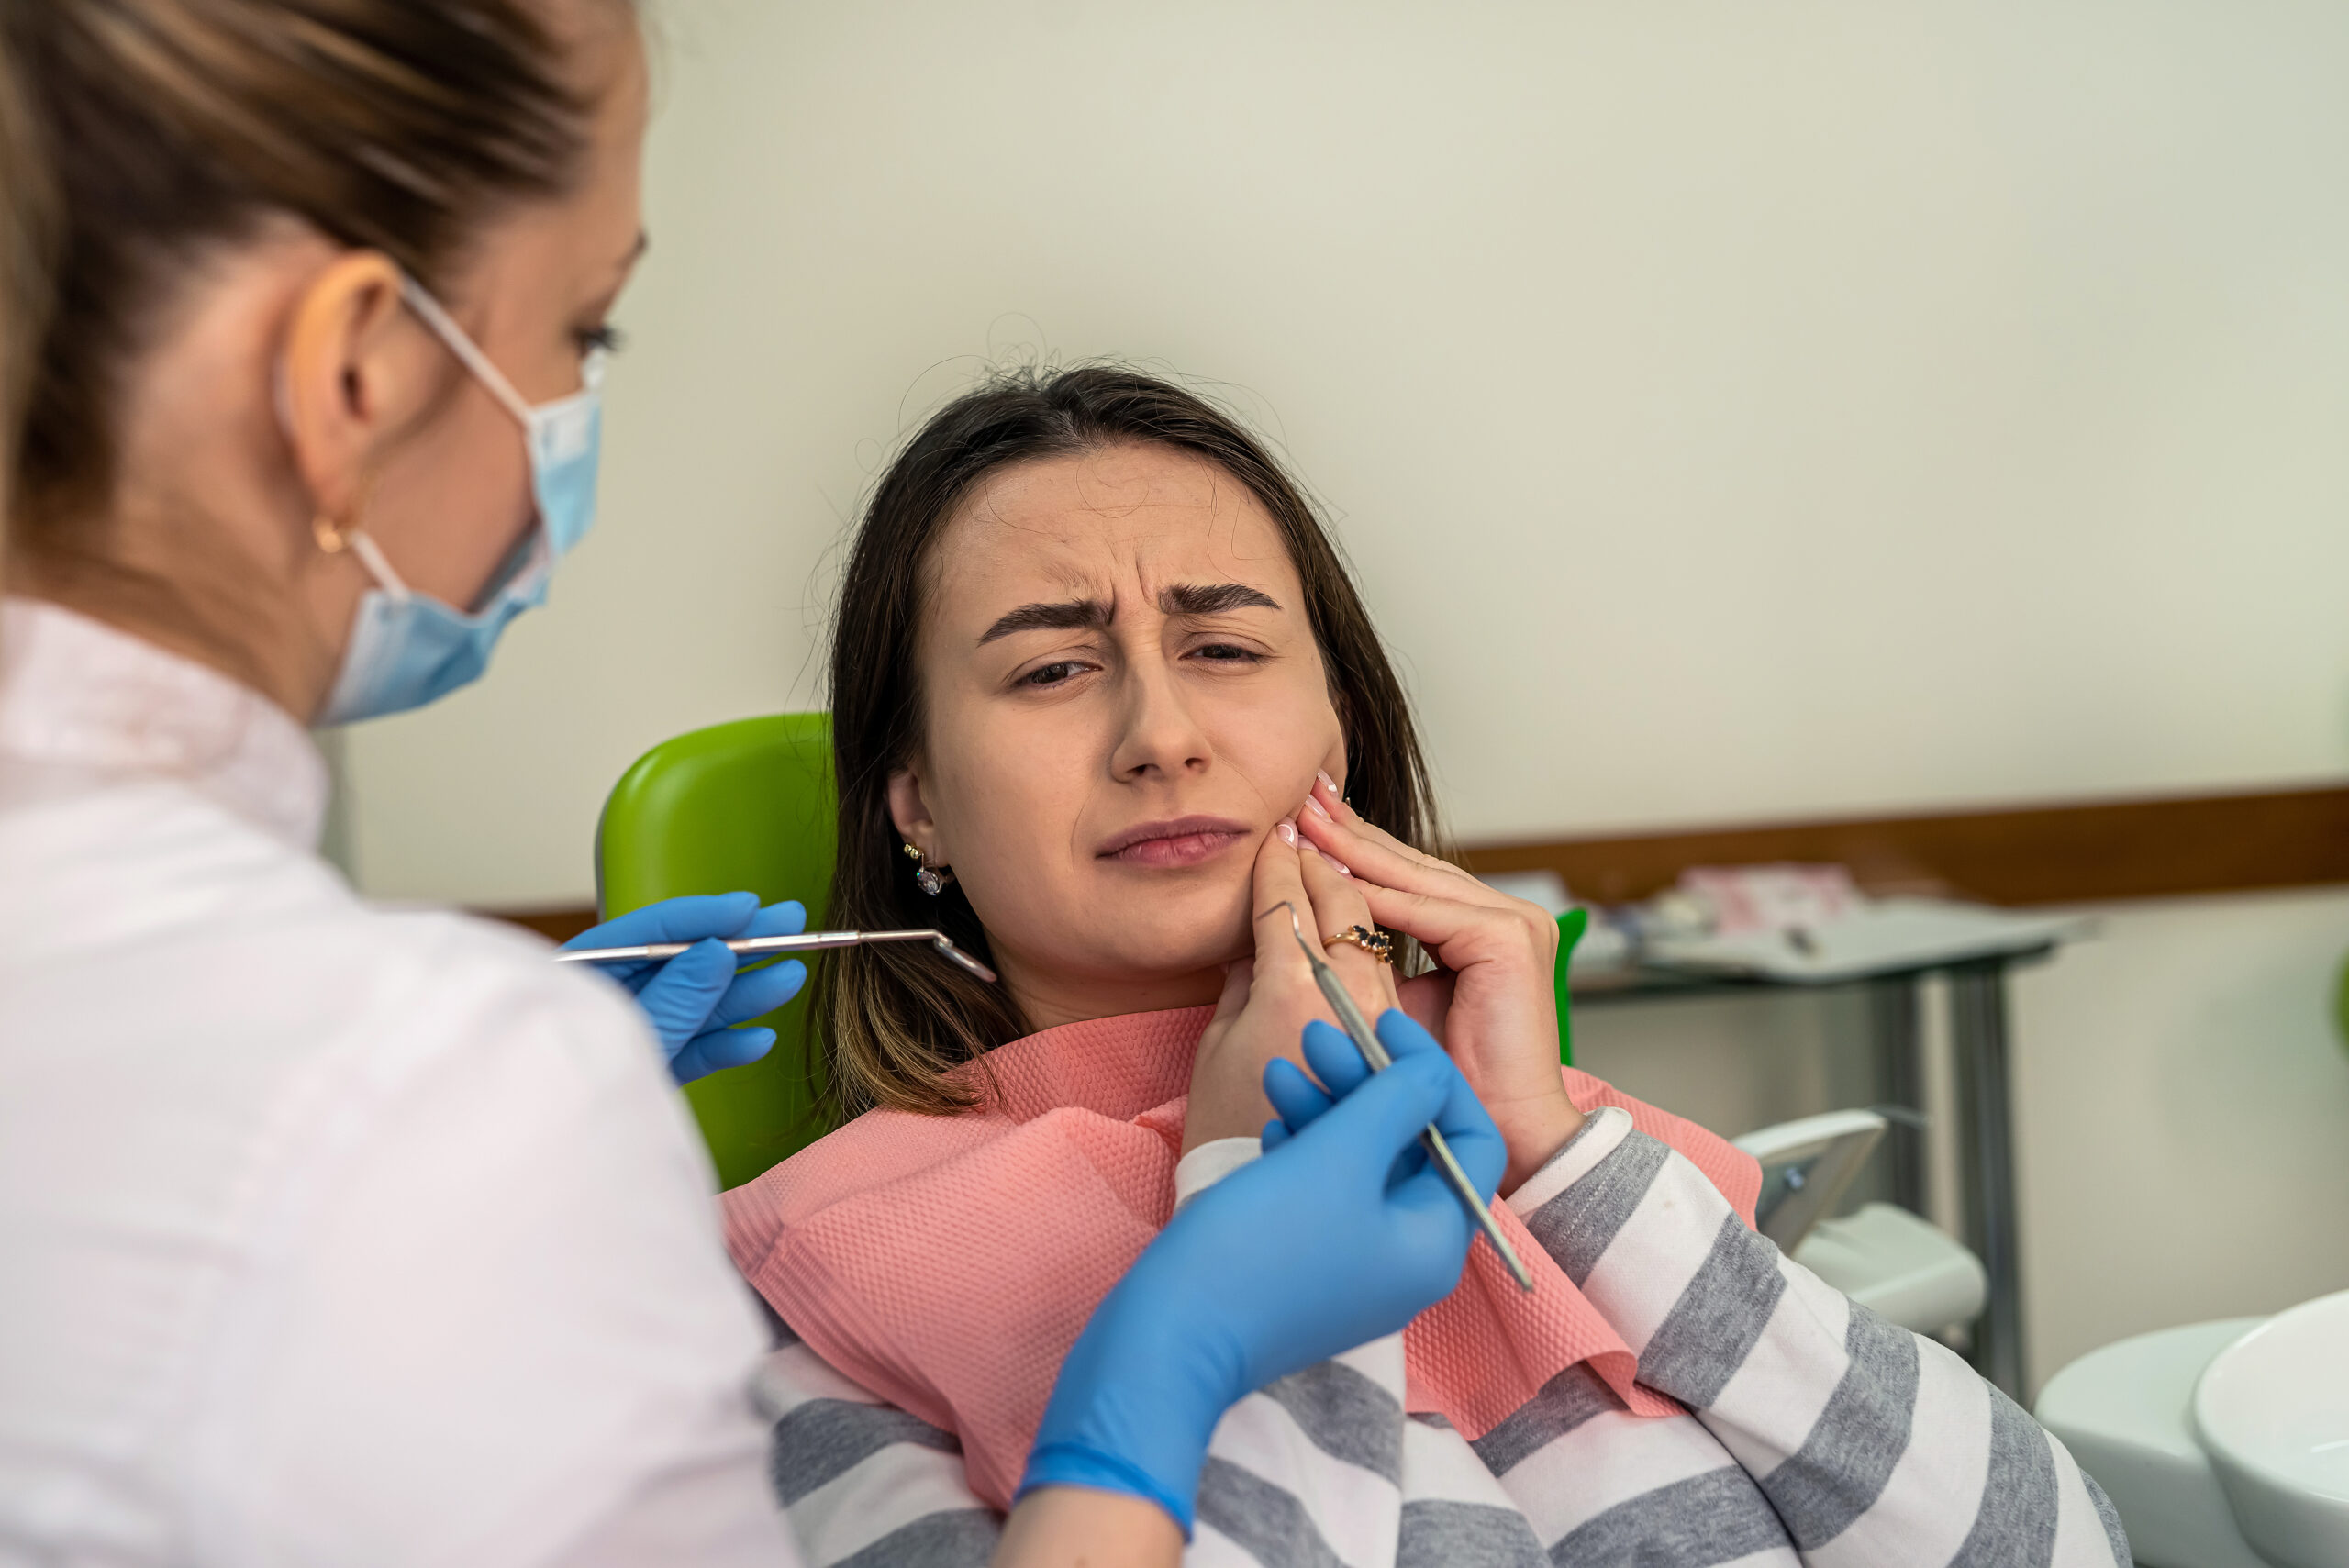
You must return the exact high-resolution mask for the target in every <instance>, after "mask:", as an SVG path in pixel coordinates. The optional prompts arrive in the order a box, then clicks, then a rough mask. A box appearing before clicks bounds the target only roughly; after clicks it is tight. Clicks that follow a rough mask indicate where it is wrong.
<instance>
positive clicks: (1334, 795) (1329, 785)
mask: <svg viewBox="0 0 2349 1568" xmlns="http://www.w3.org/2000/svg"><path fill="white" fill-rule="evenodd" d="M1313 777H1314V778H1315V780H1317V781H1318V782H1319V784H1320V785H1321V787H1322V788H1323V789H1326V790H1328V791H1329V792H1330V799H1331V800H1339V799H1341V798H1343V797H1342V796H1341V795H1339V794H1338V781H1337V780H1335V779H1333V778H1331V777H1330V775H1329V774H1328V773H1325V772H1324V771H1322V770H1321V769H1319V768H1316V769H1314V770H1313Z"/></svg>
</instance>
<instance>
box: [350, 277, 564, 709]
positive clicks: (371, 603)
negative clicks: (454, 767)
mask: <svg viewBox="0 0 2349 1568" xmlns="http://www.w3.org/2000/svg"><path fill="white" fill-rule="evenodd" d="M401 286H402V295H403V297H404V298H405V299H406V302H407V306H408V308H409V309H411V310H413V311H415V312H416V314H417V317H420V318H421V319H422V320H423V322H424V324H425V325H426V326H427V327H429V328H431V329H432V330H433V332H434V333H435V334H436V335H438V336H439V338H440V340H441V341H442V342H444V343H446V344H447V345H448V346H449V351H450V352H451V353H452V354H454V355H456V356H457V359H458V361H459V362H461V363H462V364H463V365H464V367H465V368H466V369H467V370H469V371H471V372H472V373H473V375H474V376H475V377H476V378H478V379H479V380H480V382H481V383H482V384H483V385H484V386H486V387H488V388H489V390H490V393H491V394H492V395H494V396H495V397H496V399H497V401H498V402H499V403H501V404H503V405H505V406H506V409H507V412H508V413H510V414H512V415H513V416H514V417H515V418H516V419H517V420H518V421H519V422H520V423H521V426H522V430H523V433H524V436H525V437H526V439H528V441H529V454H530V493H531V495H532V496H533V497H534V498H535V499H536V500H537V502H538V508H539V524H538V527H537V528H533V529H531V530H530V534H529V538H528V539H525V540H524V541H523V543H522V545H521V547H520V548H519V549H518V550H516V551H515V554H514V558H513V559H512V560H510V561H508V562H507V564H506V568H505V570H504V571H503V572H501V573H499V575H498V579H497V585H496V587H495V589H494V590H493V591H492V592H491V593H490V594H489V595H488V598H487V600H486V602H485V603H484V604H483V605H482V606H481V607H480V608H479V609H477V610H474V611H473V612H471V613H467V612H465V611H462V610H457V609H452V608H451V607H450V606H447V605H444V604H442V603H441V602H440V600H438V599H435V598H432V597H430V596H429V595H424V594H419V593H417V592H415V591H414V590H412V589H411V588H409V587H408V585H407V584H406V583H404V582H402V581H401V580H400V575H399V573H396V572H395V571H393V570H392V563H391V562H389V561H386V560H385V559H384V552H383V550H382V549H381V548H379V547H378V546H377V545H376V543H375V541H374V540H373V539H370V538H368V537H367V535H366V534H365V533H364V532H363V531H362V530H360V529H357V528H353V529H351V530H349V531H348V532H346V533H344V534H342V535H341V536H340V543H341V544H342V545H345V546H347V547H348V548H349V549H350V550H351V553H352V554H353V555H355V556H357V557H358V559H359V562H360V564H361V565H362V566H363V567H365V568H366V571H367V574H368V575H369V576H370V577H373V579H374V580H375V585H374V586H373V587H372V588H370V589H368V590H367V593H366V595H365V596H364V597H363V598H362V599H361V600H360V601H359V613H358V615H357V617H355V618H354V619H353V621H352V624H351V645H350V647H349V648H347V649H345V650H344V651H343V655H342V670H341V673H340V674H339V675H337V676H336V678H335V684H334V691H333V693H332V694H331V695H328V698H327V705H326V708H325V710H324V711H323V712H322V713H320V714H319V716H318V718H317V722H318V723H319V724H322V725H327V724H350V723H352V722H354V721H356V720H358V719H362V718H380V717H383V716H384V715H385V714H389V713H404V712H406V710H407V709H409V708H412V707H421V706H424V705H425V704H426V703H429V702H432V701H434V700H436V699H438V698H440V697H444V696H446V695H449V694H450V693H451V692H453V691H455V690H456V689H457V688H458V687H460V686H465V685H470V684H473V682H474V681H476V680H479V679H480V678H481V673H482V672H483V671H484V670H486V669H487V668H488V667H489V654H490V650H491V649H492V648H494V647H495V646H496V643H497V639H498V637H499V635H500V634H501V633H502V632H504V631H505V629H506V625H507V622H508V621H510V620H512V619H513V618H514V617H516V616H518V615H520V614H521V613H522V612H523V611H524V610H527V609H531V608H534V607H536V606H540V605H542V604H544V603H545V602H546V597H547V582H548V580H549V579H550V578H551V577H552V576H553V575H554V568H555V564H556V562H560V561H561V560H562V558H563V556H565V555H566V554H568V553H570V551H571V550H572V547H573V546H574V545H576V544H577V543H578V542H579V541H580V540H581V539H584V537H586V533H587V529H588V527H589V525H590V524H592V523H594V522H595V520H596V449H597V446H598V444H599V442H600V440H601V439H602V433H603V382H604V360H605V356H604V353H603V351H602V350H596V352H594V353H591V354H589V355H588V356H587V362H586V364H585V366H584V369H583V374H582V380H583V382H584V384H583V385H582V386H581V387H580V389H579V390H578V391H577V392H575V393H573V395H571V396H569V397H564V398H559V399H557V400H556V401H554V402H552V403H540V404H537V405H535V406H534V405H532V404H529V403H527V402H525V401H523V398H522V395H521V394H520V393H518V392H517V391H515V390H514V384H513V383H511V382H509V381H507V379H506V377H505V375H504V374H503V373H501V372H500V371H499V370H498V368H497V367H496V366H495V365H494V364H492V363H490V361H489V356H488V355H486V354H484V353H483V352H482V351H481V350H480V348H479V347H478V346H476V345H475V344H474V342H473V339H471V338H469V337H467V336H466V335H465V330H464V328H462V327H460V326H458V325H457V323H456V321H455V320H454V319H453V318H451V316H450V315H449V313H448V312H447V311H445V310H443V309H441V308H440V301H439V300H436V299H434V298H433V297H432V296H431V295H429V294H427V293H425V292H424V289H423V288H422V287H421V286H420V285H419V284H417V282H416V281H415V280H414V279H412V278H411V279H404V280H402V285H401Z"/></svg>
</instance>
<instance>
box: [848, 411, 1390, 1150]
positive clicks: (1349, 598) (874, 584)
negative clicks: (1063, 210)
mask: <svg viewBox="0 0 2349 1568" xmlns="http://www.w3.org/2000/svg"><path fill="white" fill-rule="evenodd" d="M1129 442H1133V443H1146V444H1151V445H1156V446H1164V447H1172V448H1174V449H1175V450H1178V451H1184V452H1188V453H1190V454H1192V455H1193V456H1196V457H1200V458H1204V459H1206V460H1207V461H1208V462H1211V463H1214V464H1215V465H1216V466H1217V467H1218V468H1219V469H1221V470H1223V471H1224V472H1225V473H1228V474H1230V476H1231V477H1232V478H1233V479H1235V480H1237V481H1238V482H1239V483H1240V484H1243V485H1245V486H1246V487H1247V489H1248V491H1249V493H1250V494H1251V495H1253V496H1254V497H1255V498H1256V500H1257V501H1258V503H1259V504H1261V505H1262V506H1264V510H1265V511H1266V512H1267V513H1268V514H1270V516H1271V517H1272V519H1273V524H1274V526H1275V528H1277V529H1278V530H1279V532H1280V535H1281V538H1282V540H1283V542H1284V543H1285V544H1286V545H1287V547H1288V553H1289V560H1290V562H1291V563H1292V564H1294V565H1295V566H1296V568H1297V576H1298V578H1299V579H1300V580H1301V581H1302V582H1303V584H1304V587H1305V605H1306V613H1307V618H1308V621H1309V623H1310V624H1311V626H1312V628H1313V635H1314V638H1315V639H1316V640H1317V641H1318V642H1319V645H1320V649H1321V658H1322V662H1323V663H1324V664H1325V665H1326V666H1327V668H1328V670H1329V676H1330V700H1331V701H1332V702H1333V703H1334V704H1335V706H1336V707H1337V710H1338V717H1339V722H1340V723H1341V726H1342V727H1343V728H1344V732H1345V741H1346V770H1347V771H1346V794H1347V796H1348V798H1349V799H1350V800H1351V801H1352V802H1353V806H1354V808H1355V809H1356V810H1357V811H1359V812H1361V813H1362V815H1363V816H1364V817H1367V818H1368V819H1369V820H1370V821H1372V822H1374V823H1375V824H1376V825H1377V826H1379V827H1381V828H1385V829H1386V831H1388V832H1390V833H1392V834H1394V835H1395V836H1396V837H1397V838H1398V839H1401V840H1405V841H1406V842H1408V843H1411V844H1414V845H1418V846H1419V847H1420V848H1423V849H1426V848H1431V847H1432V844H1433V840H1434V837H1435V830H1436V829H1435V814H1434V807H1433V804H1432V800H1433V795H1432V792H1431V788H1430V785H1429V781H1428V771H1427V764H1426V762H1425V761H1424V760H1423V759H1422V757H1421V754H1420V751H1419V734H1418V731H1417V730H1416V729H1415V728H1413V725H1412V722H1411V709H1410V704H1409V702H1408V699H1407V698H1406V697H1405V695H1404V693H1403V686H1402V683H1401V682H1400V681H1398V680H1397V679H1396V678H1395V671H1394V668H1393V666H1392V665H1391V664H1390V663H1389V662H1388V661H1387V657H1386V648H1385V646H1384V645H1383V644H1382V643H1381V642H1380V641H1379V639H1378V632H1377V629H1376V628H1375V627H1374V626H1373V625H1372V624H1371V619H1370V612H1369V611H1368V610H1366V609H1364V607H1363V603H1362V596H1361V595H1359V594H1357V593H1356V592H1355V591H1354V585H1353V579H1352V578H1351V577H1350V576H1349V575H1348V574H1347V572H1346V567H1345V563H1344V562H1343V561H1342V560H1341V558H1340V557H1339V554H1338V551H1337V548H1336V547H1335V546H1334V545H1333V544H1332V543H1331V542H1330V536H1329V534H1328V532H1327V531H1326V530H1325V529H1324V528H1323V526H1322V523H1321V519H1320V517H1319V514H1318V513H1317V512H1316V510H1315V508H1314V506H1313V504H1312V503H1311V501H1310V500H1308V498H1307V495H1306V493H1305V490H1304V489H1303V487H1302V486H1300V485H1299V484H1297V482H1296V481H1295V480H1293V479H1291V478H1290V477H1289V475H1288V474H1287V473H1286V471H1285V470H1284V469H1283V468H1282V466H1281V464H1280V463H1279V462H1277V461H1276V460H1275V458H1274V456H1273V454H1272V452H1271V451H1270V450H1268V449H1267V448H1266V447H1265V446H1264V443H1263V442H1262V441H1260V440H1258V439H1256V438H1255V437H1254V436H1252V435H1251V434H1250V433H1249V432H1248V430H1247V429H1246V428H1244V427H1243V426H1242V425H1241V423H1240V421H1239V420H1238V419H1236V418H1234V417H1232V416H1231V415H1230V414H1229V413H1227V412H1225V411H1224V410H1223V409H1221V408H1219V407H1217V406H1215V405H1214V404H1213V403H1211V402H1209V401H1208V400H1207V399H1206V398H1204V397H1201V396H1199V395H1197V394H1195V393H1192V392H1189V391H1187V390H1186V389H1184V388H1183V387H1180V386H1177V385H1175V384H1173V383H1172V382H1168V381H1165V380H1162V379H1161V378H1159V377H1156V376H1152V375H1145V374H1143V373H1141V372H1139V371H1134V370H1129V369H1126V368H1124V367H1122V366H1117V365H1084V366H1079V367H1076V368H1074V369H1069V370H1058V371H1052V370H1022V371H1017V372H1012V373H1007V374H1004V375H1002V376H999V377H997V378H996V379H995V380H994V381H992V382H990V383H989V384H986V385H985V386H983V387H981V388H980V389H979V390H977V391H975V392H972V393H969V394H967V395H964V396H963V397H960V398H957V399H956V400H955V401H953V402H952V403H951V404H949V405H947V406H945V407H944V408H942V409H941V410H940V411H939V412H938V413H937V414H935V415H934V416H932V417H930V420H929V421H928V422H927V423H926V424H924V425H923V427H922V428H921V429H920V430H919V431H918V433H917V434H916V435H915V436H914V438H913V439H912V440H910V441H909V442H907V444H906V446H905V448H904V450H901V451H900V452H899V453H898V454H897V456H896V460H895V461H894V462H891V463H890V465H889V467H888V470H887V472H886V473H884V474H883V475H882V477H881V482H880V484H878V485H877V486H876V487H875V488H874V492H873V499H872V501H871V503H870V504H869V505H868V506H866V508H865V512H864V518H863V523H862V524H861V525H860V527H859V528H858V529H857V533H856V539H855V542H854V544H853V545H852V547H851V550H850V555H849V562H848V572H847V575H846V579H845V581H844V582H843V584H841V601H840V608H839V613H838V615H837V617H836V619H835V622H834V626H833V635H832V648H831V660H830V682H831V712H832V762H833V769H834V777H835V778H836V779H837V780H838V783H839V788H840V847H839V851H838V860H837V862H836V865H835V869H834V871H833V874H832V891H831V904H830V906H829V909H828V910H827V911H826V913H825V917H824V918H825V922H826V924H828V925H831V926H839V927H848V928H852V929H879V928H888V927H907V926H936V927H938V928H939V929H942V930H944V931H945V932H946V933H947V935H949V936H950V937H952V939H953V940H954V941H955V943H956V944H957V945H958V946H960V947H962V948H963V949H964V950H965V951H970V952H974V953H978V954H981V955H985V956H991V952H990V949H989V945H988V942H987V936H986V930H985V928H984V927H982V926H981V925H980V924H979V919H978V916H977V915H976V914H975V913H974V912H973V910H972V908H971V905H970V901H969V900H968V899H966V898H964V897H963V895H962V892H961V891H960V890H959V889H958V888H955V887H952V886H951V885H950V886H949V887H948V888H947V890H946V892H945V893H944V894H943V895H941V896H939V897H936V898H932V897H930V896H929V895H926V894H924V893H921V892H920V891H918V889H917V888H916V886H915V884H914V873H915V872H916V870H917V869H918V868H917V867H916V866H915V864H914V862H912V861H910V860H908V859H907V857H906V855H905V852H904V850H903V848H902V846H901V843H900V840H899V838H898V835H897V830H896V824H895V822H894V821H892V819H891V817H890V816H889V798H888V795H889V775H890V773H893V772H894V771H896V769H898V768H900V767H902V766H904V765H905V763H906V762H907V759H908V758H910V757H911V756H912V755H913V754H914V751H915V750H916V748H917V747H918V743H919V740H920V737H921V733H922V726H923V722H924V710H923V706H922V693H921V688H920V684H919V683H918V680H917V679H916V661H915V648H916V643H917V641H918V637H919V633H920V628H921V619H922V616H923V613H924V610H925V608H926V602H927V592H926V589H927V585H928V582H929V577H930V573H929V572H928V570H927V568H928V562H929V555H930V549H931V547H932V546H933V545H934V543H935V542H936V540H937V539H938V538H939V536H940V535H941V533H942V532H943V531H944V530H945V528H946V525H947V524H948V523H949V522H951V521H952V519H953V517H954V515H955V512H956V509H957V508H958V507H959V506H961V504H962V502H963V498H964V497H965V496H967V495H970V494H971V493H972V491H973V489H974V487H975V486H976V485H977V484H979V483H980V482H981V481H982V480H984V479H985V477H986V476H987V475H989V474H991V473H995V472H996V471H997V470H999V469H1002V468H1006V467H1008V466H1009V465H1011V464H1013V463H1019V462H1033V461H1035V460H1037V459H1040V458H1052V457H1064V456H1069V455H1073V454H1076V453H1080V452H1085V451H1092V450H1097V449H1099V448H1102V447H1107V446H1115V445H1119V444H1123V443H1129ZM808 1023H809V1027H810V1029H811V1031H812V1030H818V1029H820V1030H821V1031H822V1037H823V1053H824V1065H825V1067H826V1070H827V1078H828V1082H827V1084H826V1090H827V1094H828V1095H829V1102H830V1104H829V1109H830V1110H831V1111H832V1112H833V1113H834V1114H835V1115H838V1116H841V1117H843V1118H845V1117H849V1116H854V1115H856V1114H857V1113H858V1112H860V1111H864V1110H868V1109H871V1108H873V1107H874V1106H894V1107H896V1108H897V1109H900V1110H911V1111H922V1112H928V1113H931V1114H941V1113H945V1112H951V1111H955V1110H961V1109H963V1108H965V1107H967V1106H970V1105H972V1104H973V1103H974V1099H975V1095H974V1092H973V1090H972V1089H971V1088H970V1087H969V1086H968V1084H966V1083H965V1082H964V1081H963V1080H960V1079H958V1078H955V1077H953V1076H951V1074H952V1073H953V1071H954V1069H955V1068H957V1067H958V1066H960V1065H962V1064H963V1063H964V1062H970V1061H972V1060H974V1059H976V1058H979V1057H981V1056H983V1055H984V1054H985V1052H986V1051H991V1050H993V1049H994V1048H995V1047H996V1046H998V1045H1002V1044H1005V1043H1007V1042H1008V1041H1010V1040H1017V1039H1019V1037H1020V1036H1021V1035H1024V1034H1028V1033H1030V1032H1031V1031H1030V1027H1029V1025H1028V1023H1027V1021H1026V1020H1025V1019H1023V1018H1021V1017H1020V1016H1019V1008H1018V1007H1017V1006H1015V1005H1014V1004H1013V1002H1012V1000H1011V995H1010V994H1009V993H1008V991H1006V990H1005V989H1004V988H1003V987H1002V986H1000V985H990V984H986V983H985V981H982V980H978V979H975V978H974V977H973V976H970V975H967V974H965V973H963V972H962V971H960V970H958V969H955V968H953V967H952V966H951V965H948V964H943V963H941V962H938V959H937V957H936V955H934V954H932V953H931V952H930V951H929V950H928V949H927V948H921V947H918V946H917V945H914V944H907V945H905V946H903V947H899V946H895V945H890V944H876V945H872V946H866V947H856V948H845V949H841V950H839V951H835V952H832V953H829V954H827V955H825V956H824V958H823V959H822V960H821V961H820V962H818V964H817V965H816V972H815V979H814V984H813V987H812V996H811V1000H810V1003H809V1010H808Z"/></svg>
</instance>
